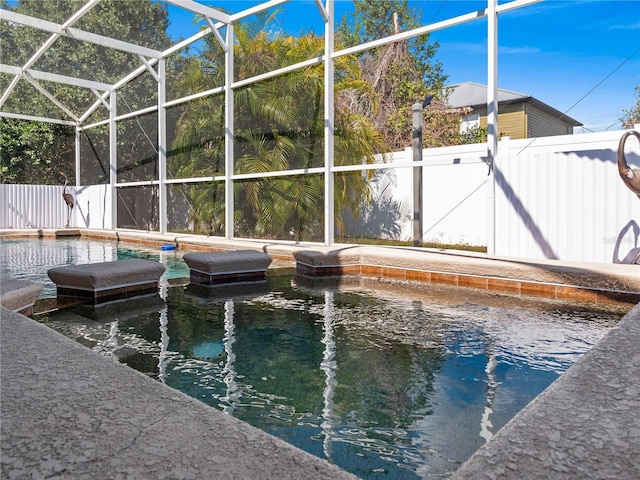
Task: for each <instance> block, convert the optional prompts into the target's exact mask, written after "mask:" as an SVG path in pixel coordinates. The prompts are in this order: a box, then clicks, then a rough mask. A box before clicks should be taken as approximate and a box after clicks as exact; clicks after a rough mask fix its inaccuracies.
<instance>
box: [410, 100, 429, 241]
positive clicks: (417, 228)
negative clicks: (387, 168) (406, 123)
mask: <svg viewBox="0 0 640 480" xmlns="http://www.w3.org/2000/svg"><path fill="white" fill-rule="evenodd" d="M432 99H433V95H429V96H428V97H427V98H425V99H424V102H423V103H422V105H420V104H419V103H414V104H413V135H412V140H411V148H412V150H413V161H414V162H422V110H423V109H424V108H425V107H426V106H427V105H429V104H430V103H431V100H432ZM413 245H415V246H420V245H422V165H420V166H419V167H413Z"/></svg>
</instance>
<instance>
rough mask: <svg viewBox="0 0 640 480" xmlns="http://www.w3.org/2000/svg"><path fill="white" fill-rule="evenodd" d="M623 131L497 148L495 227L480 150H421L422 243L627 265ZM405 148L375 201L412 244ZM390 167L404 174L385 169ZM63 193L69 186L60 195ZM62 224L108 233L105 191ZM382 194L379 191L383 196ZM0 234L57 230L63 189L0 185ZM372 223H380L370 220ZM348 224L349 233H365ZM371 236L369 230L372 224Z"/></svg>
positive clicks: (634, 237)
mask: <svg viewBox="0 0 640 480" xmlns="http://www.w3.org/2000/svg"><path fill="white" fill-rule="evenodd" d="M621 136H622V132H620V131H615V132H599V133H590V134H580V135H566V136H559V137H545V138H536V139H526V140H509V139H503V140H502V141H500V142H499V146H498V156H497V158H496V170H495V172H496V174H495V192H496V194H495V206H494V207H493V208H495V225H490V224H489V219H490V216H489V215H488V211H489V208H492V205H493V203H492V202H490V201H488V198H487V195H488V190H487V186H488V182H489V181H490V179H491V177H489V176H488V175H487V174H488V168H487V165H486V163H485V160H486V145H485V144H477V145H466V146H462V147H445V148H434V149H425V150H424V152H423V156H424V162H425V167H424V170H423V210H422V212H423V240H424V241H436V242H440V243H446V244H469V245H486V244H487V238H488V231H489V229H490V228H494V229H495V234H494V236H495V253H496V255H500V256H510V257H520V258H534V259H535V258H540V259H544V258H546V259H560V260H565V261H580V262H600V263H633V262H634V260H635V259H636V256H637V255H638V253H640V199H639V198H638V197H637V196H636V195H635V194H634V193H633V192H631V191H630V190H629V189H627V187H626V186H625V185H624V184H623V182H622V180H621V179H620V176H619V174H618V169H617V164H616V156H617V150H618V142H619V140H620V137H621ZM626 150H627V160H628V162H629V163H631V164H633V165H635V166H638V165H640V155H639V154H638V152H640V147H639V146H638V142H637V140H636V139H635V138H634V137H631V138H630V139H629V140H628V142H627V149H626ZM411 158H412V155H411V150H410V149H408V150H406V151H404V152H396V153H394V154H393V155H392V159H391V161H390V162H389V163H388V166H389V167H390V168H388V169H385V170H384V174H386V177H385V178H382V176H383V173H382V171H379V173H378V177H379V179H380V180H381V181H380V182H379V183H378V189H377V190H375V189H374V193H376V192H377V193H376V194H377V196H378V198H377V200H378V201H381V198H382V197H383V196H384V198H386V199H387V200H389V199H391V200H392V202H393V205H395V206H397V208H396V209H395V210H394V211H391V212H390V213H389V212H387V214H389V215H394V216H395V217H394V218H392V219H389V220H390V221H394V222H396V223H397V224H398V226H399V233H397V234H396V235H395V236H396V238H398V239H404V240H408V239H410V236H411V232H412V226H411V217H412V212H413V195H412V193H411V190H412V185H413V180H412V175H413V168H407V167H406V165H407V162H410V160H411ZM394 163H395V164H404V167H402V168H397V169H393V165H394ZM68 189H69V188H68ZM69 190H70V191H72V193H74V195H75V208H74V209H73V215H72V220H71V223H70V226H72V227H81V228H104V229H109V228H111V218H112V215H111V205H112V202H111V196H110V189H109V188H108V186H107V185H97V186H88V187H75V188H74V187H71V188H70V189H69ZM381 192H384V193H381ZM0 201H1V205H2V208H1V210H0V228H3V229H8V228H62V227H64V225H65V223H66V212H67V210H66V205H65V203H64V201H63V198H62V186H58V187H55V186H40V185H0ZM377 220H379V217H378V218H377V219H376V221H377ZM362 222H363V220H362V219H357V220H356V219H350V220H349V221H348V226H347V232H346V233H347V234H348V235H356V236H357V235H359V234H361V233H362V231H363V230H367V229H368V230H367V231H369V232H371V231H372V228H371V227H372V226H371V225H369V226H366V228H365V226H364V225H363V223H362ZM373 227H374V231H375V225H373Z"/></svg>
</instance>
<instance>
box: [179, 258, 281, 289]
mask: <svg viewBox="0 0 640 480" xmlns="http://www.w3.org/2000/svg"><path fill="white" fill-rule="evenodd" d="M183 259H184V262H185V263H186V264H187V265H188V266H189V277H190V281H191V283H193V284H198V285H219V284H225V283H236V282H255V281H260V280H265V279H266V275H267V268H268V267H269V265H271V256H270V255H269V254H267V253H264V252H258V251H256V250H231V251H223V252H193V253H185V254H184V257H183Z"/></svg>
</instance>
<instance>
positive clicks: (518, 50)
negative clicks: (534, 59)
mask: <svg viewBox="0 0 640 480" xmlns="http://www.w3.org/2000/svg"><path fill="white" fill-rule="evenodd" d="M498 53H504V54H505V55H513V54H516V55H532V54H537V53H542V51H541V50H540V49H539V48H537V47H527V46H524V47H507V46H498Z"/></svg>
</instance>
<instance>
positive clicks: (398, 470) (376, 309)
mask: <svg viewBox="0 0 640 480" xmlns="http://www.w3.org/2000/svg"><path fill="white" fill-rule="evenodd" d="M76 242H78V241H77V240H76ZM80 243H82V242H80ZM64 246H65V248H68V247H69V245H68V244H67V243H65V244H64ZM95 248H97V247H95ZM127 249H128V250H129V252H128V254H131V255H132V254H134V253H136V249H134V248H129V247H127ZM71 251H73V248H72V249H71ZM80 251H82V250H80ZM149 254H154V253H153V252H150V251H148V250H147V251H144V252H141V253H140V255H149ZM155 254H158V255H160V253H158V252H156V253H155ZM3 255H4V254H3ZM170 258H171V259H172V261H173V259H175V261H176V262H177V263H178V264H179V262H178V260H179V254H178V253H175V252H171V257H170ZM93 261H97V260H93ZM171 270H172V273H171V274H174V272H173V269H171ZM179 273H180V272H179V268H178V269H177V270H176V272H175V274H176V275H178V274H179ZM45 275H46V273H45ZM161 291H162V296H150V297H143V298H139V299H133V300H128V301H122V302H114V303H111V304H106V305H104V306H100V307H88V306H84V307H82V306H81V307H75V308H73V309H67V310H63V311H58V312H51V313H49V314H47V315H45V316H42V317H40V318H39V320H40V321H42V322H44V323H46V324H47V325H49V326H51V327H52V328H54V329H56V330H58V331H60V332H62V333H64V334H65V335H67V336H69V337H71V338H74V339H75V340H77V341H79V342H81V343H83V344H84V345H86V346H87V347H89V348H92V349H94V350H96V351H99V352H101V353H102V354H103V355H106V356H109V357H111V358H113V359H114V360H117V361H120V362H122V363H125V364H127V365H129V366H131V367H133V368H135V369H137V370H139V371H141V372H144V373H146V374H147V375H149V376H151V377H153V378H156V379H158V380H159V381H162V382H164V383H166V384H167V385H169V386H171V387H174V388H177V389H179V390H181V391H183V392H185V393H186V394H188V395H191V396H193V397H195V398H198V399H200V400H201V401H203V402H205V403H207V404H209V405H212V406H214V407H215V408H218V409H220V410H222V411H225V412H227V413H228V414H231V415H233V416H236V417H238V418H240V419H242V420H244V421H247V422H248V423H251V424H253V425H254V426H257V427H259V428H261V429H263V430H265V431H267V432H269V433H271V434H273V435H276V436H279V437H281V438H283V439H284V440H286V441H288V442H290V443H292V444H294V445H296V446H298V447H300V448H302V449H304V450H306V451H308V452H310V453H313V454H315V455H317V456H319V457H322V458H327V459H328V460H330V461H331V462H333V463H335V464H337V465H339V466H340V467H342V468H344V469H346V470H348V471H350V472H352V473H354V474H356V475H358V476H360V477H362V478H382V477H385V478H426V477H445V476H447V475H449V474H450V473H451V472H452V471H454V470H455V469H457V468H458V466H459V465H460V464H461V463H462V462H463V461H464V460H466V459H467V458H468V457H469V456H470V455H471V454H472V453H473V452H474V451H475V450H476V449H477V448H478V447H479V446H481V445H482V444H483V443H484V442H485V441H486V440H488V439H489V438H491V436H492V435H493V434H494V433H495V432H496V431H497V430H498V429H499V428H500V427H501V426H503V425H504V424H505V423H506V422H507V421H508V420H509V419H510V418H512V417H513V415H515V414H516V413H517V412H518V411H519V410H520V409H521V408H522V407H523V406H524V405H526V404H527V403H528V402H529V401H530V400H531V399H533V398H535V397H536V396H537V395H538V394H539V393H540V392H541V391H542V390H543V389H544V388H545V387H546V386H547V385H548V384H549V383H551V382H552V381H553V380H554V379H555V378H557V376H558V375H559V374H560V373H561V372H563V371H564V370H566V368H568V366H569V365H571V364H572V363H573V362H574V361H575V360H576V359H577V358H578V357H579V356H580V355H581V354H583V353H584V352H585V351H586V350H588V349H589V348H590V346H591V345H593V344H594V343H595V342H596V341H598V340H599V339H600V338H601V337H602V336H604V334H605V333H606V332H607V331H608V330H609V329H610V328H611V327H612V326H613V325H614V324H615V323H616V321H617V320H618V318H619V315H616V314H605V313H603V312H585V311H579V310H577V309H576V308H573V307H571V306H568V305H562V304H558V303H555V302H539V303H531V302H525V301H521V300H517V299H509V298H504V297H501V298H492V297H477V296H474V295H471V294H469V293H468V292H466V291H465V292H462V293H460V292H455V291H453V290H451V289H445V288H442V289H435V288H429V289H424V290H412V291H409V290H407V288H406V286H403V287H402V288H401V289H397V288H394V287H392V286H389V285H386V286H381V288H380V289H377V290H375V291H373V292H372V291H369V289H368V288H363V286H362V285H361V284H358V283H356V284H354V285H351V286H342V287H340V288H337V287H322V288H320V287H306V286H301V285H298V284H297V283H296V282H295V281H294V280H293V279H292V278H291V277H287V276H280V277H272V278H270V279H269V283H258V284H244V285H241V286H234V287H232V288H225V287H222V288H198V287H195V286H175V287H171V288H165V287H162V289H161ZM238 293H241V294H238Z"/></svg>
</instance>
